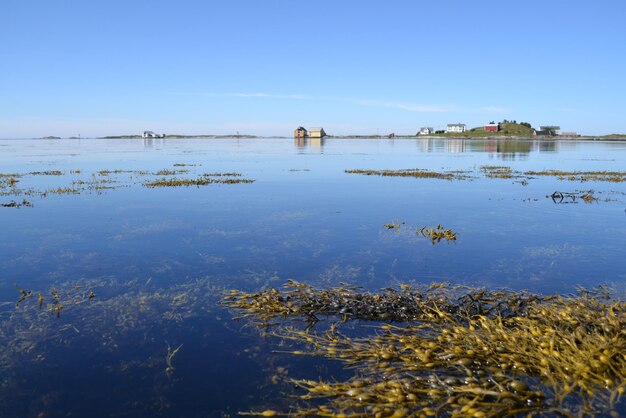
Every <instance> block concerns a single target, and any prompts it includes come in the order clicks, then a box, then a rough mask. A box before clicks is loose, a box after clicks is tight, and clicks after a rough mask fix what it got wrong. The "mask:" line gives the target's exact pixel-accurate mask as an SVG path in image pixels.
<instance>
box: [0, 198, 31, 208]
mask: <svg viewBox="0 0 626 418" xmlns="http://www.w3.org/2000/svg"><path fill="white" fill-rule="evenodd" d="M0 206H2V207H3V208H21V207H22V206H26V207H29V208H32V207H33V204H32V203H31V202H29V201H28V200H26V199H22V201H21V202H16V201H15V200H11V201H10V202H8V203H0Z"/></svg>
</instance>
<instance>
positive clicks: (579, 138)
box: [0, 134, 626, 142]
mask: <svg viewBox="0 0 626 418" xmlns="http://www.w3.org/2000/svg"><path fill="white" fill-rule="evenodd" d="M0 139H41V140H60V139H160V140H168V139H296V138H293V137H291V136H276V135H271V136H259V135H236V134H231V135H206V134H203V135H166V136H165V138H143V137H142V136H141V135H108V136H97V137H81V138H79V137H74V136H72V137H58V136H46V137H38V138H0ZM306 139H312V138H309V137H307V138H306ZM313 139H317V138H313ZM323 139H467V140H533V141H548V142H551V141H572V140H576V141H626V134H624V135H621V134H620V135H617V134H612V135H604V136H591V135H580V136H558V135H557V136H512V135H493V136H472V135H449V134H432V135H395V136H393V137H389V136H387V135H326V136H324V138H323Z"/></svg>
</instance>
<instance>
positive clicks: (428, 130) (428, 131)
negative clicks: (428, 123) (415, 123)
mask: <svg viewBox="0 0 626 418" xmlns="http://www.w3.org/2000/svg"><path fill="white" fill-rule="evenodd" d="M433 132H435V130H434V129H433V128H430V127H424V128H420V132H419V134H418V135H430V134H432V133H433Z"/></svg>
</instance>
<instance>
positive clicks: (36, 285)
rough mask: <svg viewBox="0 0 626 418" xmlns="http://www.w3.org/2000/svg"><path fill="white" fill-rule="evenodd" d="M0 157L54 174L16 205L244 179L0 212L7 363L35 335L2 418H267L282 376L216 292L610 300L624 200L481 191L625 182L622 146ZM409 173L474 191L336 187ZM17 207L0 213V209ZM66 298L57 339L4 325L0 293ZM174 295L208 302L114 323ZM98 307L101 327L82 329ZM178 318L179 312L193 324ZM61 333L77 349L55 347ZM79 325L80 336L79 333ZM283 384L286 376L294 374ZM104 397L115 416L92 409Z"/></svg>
mask: <svg viewBox="0 0 626 418" xmlns="http://www.w3.org/2000/svg"><path fill="white" fill-rule="evenodd" d="M0 149H1V150H2V154H1V155H0V166H1V167H2V169H1V170H0V171H2V172H3V173H27V172H31V171H44V170H61V171H63V172H65V174H64V175H63V176H24V177H23V178H21V179H20V182H19V183H18V185H19V186H20V187H23V188H30V187H32V188H35V189H45V188H48V187H60V186H67V185H70V184H71V181H72V180H73V179H74V180H75V179H78V178H82V179H88V178H91V176H92V174H94V173H96V172H97V171H99V170H113V169H119V170H130V171H149V172H156V171H158V170H160V169H165V168H167V169H174V168H176V167H174V164H176V163H179V164H180V163H184V164H190V166H187V167H180V168H184V169H188V170H190V172H189V173H187V174H185V176H187V177H195V176H197V175H200V174H202V173H206V172H224V171H229V172H238V173H241V174H242V175H243V177H245V178H250V179H254V180H255V183H252V184H233V185H225V184H214V185H208V186H202V187H189V188H187V187H181V188H163V189H150V188H146V187H143V186H142V185H141V183H142V181H143V177H141V176H138V175H136V174H128V173H120V174H111V175H110V178H111V179H116V180H119V182H120V183H119V184H118V185H123V186H124V187H119V188H116V189H111V190H103V191H102V193H101V194H98V193H95V192H93V191H92V192H83V193H81V194H79V195H48V196H46V197H39V196H33V197H27V199H29V200H30V201H31V202H32V203H33V205H34V206H33V207H32V208H28V207H22V208H17V209H16V208H0V214H1V216H0V228H2V231H3V238H4V239H3V240H2V242H1V243H0V301H2V305H0V308H1V314H2V321H3V333H2V334H0V336H1V337H2V339H3V340H4V342H5V344H9V342H10V341H13V340H14V339H15V338H17V337H16V336H17V335H18V331H16V329H18V328H19V326H17V325H14V324H21V326H24V327H26V326H27V325H28V324H29V323H30V322H29V321H35V323H37V324H40V325H41V324H43V325H42V326H44V325H45V327H46V330H47V331H46V333H47V335H49V336H50V338H49V340H46V339H45V338H42V337H41V335H39V337H37V338H42V339H41V341H40V342H39V343H38V344H37V345H35V346H33V348H32V349H31V350H32V352H28V353H24V352H23V351H24V350H23V349H22V350H16V353H17V354H15V353H13V354H11V353H12V352H11V350H8V351H9V353H8V354H7V355H6V356H5V358H4V359H2V363H0V365H1V366H2V367H3V368H4V369H5V370H8V372H7V374H6V377H5V378H3V380H2V382H1V386H0V398H1V399H2V401H0V415H6V413H7V411H11V410H13V409H12V408H16V407H17V406H16V405H20V408H22V409H20V410H19V411H20V413H19V414H18V415H24V416H36V415H37V414H38V413H39V412H41V411H43V412H46V411H47V412H46V413H48V414H50V416H56V415H61V414H62V413H64V412H68V411H71V412H74V414H75V415H84V413H86V412H87V411H89V410H90V407H89V405H90V404H91V405H92V406H93V407H94V408H95V410H96V411H99V412H96V413H95V415H98V414H101V415H102V416H108V415H111V414H122V415H124V414H127V413H128V411H132V412H131V413H128V415H146V416H149V415H152V414H158V413H160V414H163V415H181V416H195V415H198V416H206V414H205V413H204V412H207V413H209V414H213V415H216V416H219V415H220V414H221V412H223V411H230V412H236V411H238V410H242V409H245V408H246V407H250V406H255V405H259V404H263V402H265V401H266V400H267V399H270V401H268V405H271V404H272V402H274V404H275V403H276V402H277V401H276V395H277V394H276V391H277V388H276V385H272V384H269V383H268V382H267V380H268V378H269V376H270V375H271V374H272V373H273V372H272V370H273V369H274V368H275V366H276V364H278V363H281V364H282V363H288V362H289V361H292V360H293V359H291V358H285V357H284V356H280V355H278V354H275V355H269V354H268V350H270V349H271V348H269V347H268V346H267V344H266V343H264V342H263V341H259V340H258V337H257V336H254V335H250V333H247V332H245V331H244V332H240V326H241V324H239V323H236V322H233V321H232V320H231V315H230V313H228V312H225V311H224V310H223V309H222V308H221V307H220V306H219V305H218V301H219V295H220V292H221V290H222V289H229V288H240V289H245V290H250V291H252V290H254V291H257V290H260V289H261V288H264V287H267V286H280V285H281V284H283V283H284V282H285V281H286V280H287V279H288V278H296V279H298V280H300V281H303V282H306V283H311V284H314V285H316V286H330V285H336V284H337V283H338V282H340V281H346V282H349V283H353V284H358V285H361V286H364V287H365V288H368V289H372V290H376V289H380V288H382V287H387V286H395V285H398V284H400V283H410V282H416V283H428V282H431V281H433V280H438V281H442V280H450V281H452V282H455V283H463V284H468V285H474V286H487V287H508V288H512V289H529V290H532V291H539V292H544V293H551V292H572V291H573V290H574V289H575V287H576V286H577V285H585V286H593V285H596V284H599V283H606V284H609V285H612V286H613V287H615V288H616V289H618V290H619V291H623V290H624V283H625V281H626V272H625V271H624V267H623V266H624V263H623V261H622V258H623V254H624V252H623V249H624V248H625V247H626V224H625V221H626V212H625V208H626V204H625V201H626V197H625V196H624V193H626V186H625V184H626V183H602V182H584V183H580V182H570V181H562V180H558V179H556V178H554V177H538V178H532V179H529V180H528V185H526V186H524V185H522V184H520V183H519V182H515V179H488V178H484V177H482V176H480V175H479V174H480V173H479V171H480V170H479V168H480V166H483V165H506V166H510V167H511V168H513V169H514V170H518V171H528V170H544V169H560V170H586V171H594V170H623V169H624V167H625V165H624V161H626V158H625V157H626V144H625V143H622V142H583V141H548V142H541V141H502V140H498V141H496V140H440V139H437V140H432V139H430V140H429V139H417V140H411V139H395V140H388V139H381V140H356V139H323V140H319V141H313V140H307V141H298V140H292V139H236V138H233V139H218V140H215V139H192V140H177V139H165V140H147V141H144V140H80V141H79V140H59V141H56V140H0ZM409 168H423V169H430V170H437V171H441V170H469V171H471V172H472V173H473V176H475V177H476V178H473V179H469V180H453V181H447V180H438V179H415V178H395V177H376V176H361V175H354V174H346V173H344V170H347V169H378V170H380V169H409ZM70 170H80V171H81V173H80V174H70ZM590 189H593V190H594V192H595V193H596V196H598V197H599V198H600V200H599V201H597V202H592V203H589V204H587V203H584V202H582V201H578V202H576V203H571V204H555V202H553V200H552V199H549V198H547V197H546V196H547V195H550V194H551V193H553V192H554V191H555V190H558V191H563V192H573V191H575V190H590ZM18 198H20V199H21V196H11V195H5V196H0V203H5V202H8V201H10V200H12V199H15V200H17V199H18ZM606 198H608V199H611V200H610V201H604V200H605V199H606ZM390 222H405V224H404V225H403V226H402V227H401V228H400V230H399V231H395V230H387V229H386V228H384V227H383V225H384V224H386V223H390ZM437 224H441V225H443V226H444V227H446V228H451V229H453V230H454V231H456V232H457V233H458V240H457V241H456V242H453V243H446V242H441V243H439V244H436V245H433V244H431V242H430V241H428V240H425V239H423V238H420V237H419V236H417V235H416V234H415V228H417V227H422V226H429V227H433V226H435V225H437ZM68 283H69V284H79V283H89V284H90V285H91V286H93V287H94V288H96V290H95V291H96V294H97V298H96V300H97V302H94V303H93V304H91V305H87V304H86V305H85V307H83V306H82V305H81V306H80V307H75V308H76V309H75V310H74V313H72V309H71V307H68V308H67V314H66V313H63V314H62V315H61V318H59V320H56V318H52V317H50V318H47V319H41V318H35V316H33V317H32V318H30V319H28V318H25V317H21V316H20V314H21V313H20V310H19V309H18V310H17V311H16V309H15V306H14V304H15V300H16V299H17V298H18V297H19V293H18V292H17V290H16V289H15V287H14V285H15V284H18V285H19V286H20V287H22V288H25V289H26V288H28V289H33V290H36V291H41V292H46V291H48V290H49V289H50V288H51V287H53V286H57V287H60V288H61V287H63V286H68ZM198 283H200V284H198ZM176 286H188V287H187V288H186V289H193V290H189V291H190V292H192V291H193V292H195V294H202V295H204V296H205V297H206V300H205V301H204V302H202V303H200V301H194V302H189V304H188V305H182V306H178V307H177V308H176V309H179V310H180V311H176V313H177V314H178V315H182V316H181V317H180V318H179V317H176V316H174V317H172V318H170V319H171V320H166V319H167V318H165V317H164V315H163V311H162V310H165V311H168V310H169V309H171V307H170V306H169V305H167V304H165V303H161V302H159V303H156V302H155V303H156V305H155V306H154V307H153V308H151V309H149V310H146V312H145V317H143V318H141V319H140V320H137V321H139V322H137V323H134V325H133V324H131V323H125V325H123V326H122V325H120V322H119V318H122V317H125V315H126V314H125V313H124V312H125V309H128V310H129V311H131V310H132V311H134V310H135V309H137V306H133V307H132V308H130V307H128V306H132V301H133V300H135V301H136V300H141V298H140V296H139V294H142V295H143V296H145V297H146V301H150V300H152V299H150V297H153V295H154V294H155V292H156V293H158V292H161V293H164V294H167V292H170V291H173V290H172V289H175V288H176ZM189 286H191V287H189ZM193 286H200V288H201V289H203V290H201V291H200V290H198V289H197V288H195V287H193ZM133 295H134V296H133ZM150 295H152V296H150ZM131 296H133V297H131ZM149 296H150V297H149ZM29 303H33V304H34V301H29ZM150 303H151V302H146V304H147V306H148V305H150ZM107 304H108V305H107ZM107 306H109V308H110V309H111V310H112V311H111V312H115V313H114V314H111V315H110V316H107V317H105V318H99V316H98V312H102V310H105V311H106V309H105V307H107ZM184 306H188V307H193V308H194V312H193V314H190V313H189V312H186V311H185V308H184ZM201 306H204V308H202V309H200V310H198V308H199V307H201ZM113 307H115V308H114V309H113ZM126 307H128V308H126ZM21 308H22V307H20V309H21ZM24 309H26V308H24ZM81 309H84V310H85V311H84V312H83V311H80V310H81ZM107 309H108V308H107ZM79 311H80V312H81V314H80V315H79V314H78V312H79ZM107 312H109V311H107ZM181 312H182V313H181ZM33 315H34V314H33ZM83 315H84V316H83ZM89 315H92V316H89ZM137 315H139V316H138V318H139V317H141V314H140V313H139V314H137ZM131 316H132V315H131ZM85 318H88V320H87V319H85ZM164 318H165V319H164ZM9 323H11V324H9ZM69 325H72V326H75V327H76V328H77V329H79V331H80V335H81V337H80V338H79V337H78V336H76V335H73V334H70V335H66V334H63V337H62V338H61V337H59V335H60V334H59V333H60V332H61V331H62V330H63V329H64V328H63V327H64V326H69ZM82 326H86V327H93V329H92V330H91V331H84V332H83V331H82V330H81V328H82ZM116 327H117V328H119V329H118V331H119V335H116V337H115V344H114V345H111V346H109V345H103V342H102V341H100V338H101V336H102V335H106V334H107V333H109V332H110V329H112V328H116ZM19 329H21V328H19ZM96 331H97V332H96ZM63 332H65V331H63ZM75 334H79V333H78V332H76V333H75ZM29 338H34V337H32V336H31V337H29ZM166 341H167V344H171V345H173V346H174V345H179V344H183V348H182V349H181V352H180V355H179V356H178V358H177V363H178V364H179V366H178V368H177V371H176V374H175V375H174V376H175V378H174V379H169V378H168V377H167V376H165V374H164V373H163V371H162V369H163V368H164V367H162V366H163V361H164V360H163V357H164V356H165V353H166V347H167V344H166ZM16 347H17V345H16ZM102 347H105V348H106V349H103V348H102ZM257 347H260V348H257ZM38 355H40V356H43V358H45V359H42V358H41V357H40V358H38V357H37V356H38ZM311 362H313V363H315V361H313V360H311ZM292 367H293V369H294V371H293V372H292V373H294V374H296V373H297V371H296V370H298V367H302V365H297V364H296V365H293V366H292ZM315 367H319V368H321V369H323V368H324V367H328V366H327V365H323V364H322V365H316V366H315ZM321 369H320V370H321ZM226 375H228V377H225V376H226ZM238 391H239V393H237V392H238ZM9 394H12V395H9ZM79 394H80V397H79V398H78V400H77V399H76V398H77V395H79ZM103 396H106V397H107V398H108V399H110V400H112V401H113V402H108V403H106V404H105V403H102V404H100V403H98V401H97V399H100V398H102V397H103ZM264 398H267V399H266V400H264ZM90 414H93V410H92V411H91V412H90Z"/></svg>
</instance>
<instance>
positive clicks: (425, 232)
mask: <svg viewBox="0 0 626 418" xmlns="http://www.w3.org/2000/svg"><path fill="white" fill-rule="evenodd" d="M416 231H417V233H418V234H419V235H421V236H423V237H424V238H428V239H430V242H431V243H432V244H433V245H434V244H435V243H438V242H441V240H442V239H443V240H446V241H456V235H457V233H456V232H454V231H452V230H451V229H450V228H444V227H443V226H441V224H437V226H436V227H434V228H428V227H425V226H423V227H421V228H418V229H417V230H416Z"/></svg>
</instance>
